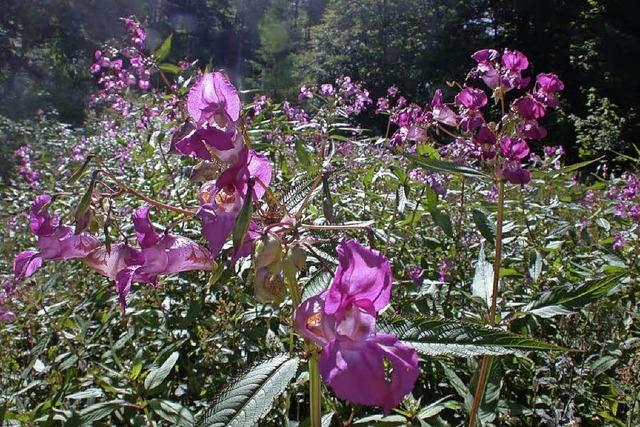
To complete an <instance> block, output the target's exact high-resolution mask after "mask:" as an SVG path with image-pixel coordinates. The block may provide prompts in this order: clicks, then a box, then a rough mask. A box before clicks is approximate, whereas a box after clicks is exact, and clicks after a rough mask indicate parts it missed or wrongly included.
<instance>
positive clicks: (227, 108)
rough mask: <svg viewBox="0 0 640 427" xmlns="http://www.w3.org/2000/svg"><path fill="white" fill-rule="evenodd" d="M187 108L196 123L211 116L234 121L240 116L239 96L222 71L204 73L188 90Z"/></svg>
mask: <svg viewBox="0 0 640 427" xmlns="http://www.w3.org/2000/svg"><path fill="white" fill-rule="evenodd" d="M187 109H188V110H189V114H190V115H191V117H193V119H194V120H195V121H196V123H198V124H203V123H205V122H207V121H208V120H209V119H211V118H213V119H214V120H215V121H216V122H220V121H222V122H227V121H228V120H230V121H233V122H235V121H237V120H238V118H240V97H239V95H238V92H237V91H236V88H235V87H234V86H233V85H232V84H231V82H230V81H229V80H228V79H227V77H226V76H225V75H224V73H221V72H219V71H216V72H213V73H206V74H203V75H202V77H200V80H198V82H197V83H196V84H195V85H193V87H192V88H191V90H190V91H189V97H188V98H187Z"/></svg>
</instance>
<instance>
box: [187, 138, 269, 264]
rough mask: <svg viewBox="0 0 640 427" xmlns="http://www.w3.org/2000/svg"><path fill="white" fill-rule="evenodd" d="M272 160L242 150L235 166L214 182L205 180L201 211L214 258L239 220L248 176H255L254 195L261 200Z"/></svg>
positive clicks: (200, 214)
mask: <svg viewBox="0 0 640 427" xmlns="http://www.w3.org/2000/svg"><path fill="white" fill-rule="evenodd" d="M271 173H272V167H271V161H270V160H269V159H268V158H267V157H264V156H260V155H258V154H256V153H255V152H254V151H250V150H246V149H245V150H243V151H242V152H241V153H240V155H239V159H238V161H237V162H236V164H234V165H233V166H231V167H229V168H228V169H227V170H225V171H224V172H223V173H222V174H221V175H220V176H219V177H218V179H217V180H216V181H215V183H211V182H209V183H205V184H203V187H202V189H201V193H200V197H201V198H202V199H203V200H204V201H206V203H205V204H203V205H202V207H201V208H200V210H199V211H198V216H199V217H200V219H201V220H202V228H203V233H204V236H205V238H206V240H207V242H208V243H209V250H210V251H211V255H212V257H213V258H215V257H216V256H218V254H219V253H220V251H221V250H222V247H223V246H224V243H225V241H226V240H227V237H228V236H229V233H231V230H232V229H233V226H234V225H235V223H236V219H237V217H238V214H239V213H240V209H241V208H242V204H243V203H244V200H245V198H246V197H247V189H248V184H249V179H255V181H256V182H255V184H254V187H253V199H254V200H256V201H257V200H259V199H260V198H262V196H263V195H264V193H265V191H266V190H265V187H266V186H268V185H269V183H270V182H271Z"/></svg>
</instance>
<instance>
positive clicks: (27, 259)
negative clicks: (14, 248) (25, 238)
mask: <svg viewBox="0 0 640 427" xmlns="http://www.w3.org/2000/svg"><path fill="white" fill-rule="evenodd" d="M40 267H42V257H41V256H40V253H39V252H36V251H23V252H20V253H19V254H18V255H16V258H15V260H14V261H13V277H14V280H22V279H23V278H25V277H29V276H31V275H32V274H33V273H35V272H36V271H38V270H39V269H40Z"/></svg>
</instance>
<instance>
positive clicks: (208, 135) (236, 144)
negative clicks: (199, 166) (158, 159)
mask: <svg viewBox="0 0 640 427" xmlns="http://www.w3.org/2000/svg"><path fill="white" fill-rule="evenodd" d="M240 150H242V135H241V133H240V131H239V130H238V129H237V128H236V127H235V125H233V124H229V125H228V126H227V128H226V129H225V130H222V129H218V128H216V127H202V128H196V127H194V126H193V125H192V124H191V123H187V124H185V125H184V126H183V127H182V128H181V129H180V130H179V131H178V132H176V133H175V134H174V136H173V138H172V140H171V149H170V152H173V153H180V154H182V155H185V156H191V157H197V158H200V159H203V160H209V161H211V160H213V158H214V157H215V158H217V159H219V160H222V161H223V162H228V163H233V162H235V161H236V160H237V159H238V154H239V153H240Z"/></svg>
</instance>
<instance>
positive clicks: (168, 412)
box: [149, 399, 195, 427]
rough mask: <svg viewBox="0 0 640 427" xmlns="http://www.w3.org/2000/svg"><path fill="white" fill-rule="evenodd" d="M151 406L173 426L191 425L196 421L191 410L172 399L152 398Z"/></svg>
mask: <svg viewBox="0 0 640 427" xmlns="http://www.w3.org/2000/svg"><path fill="white" fill-rule="evenodd" d="M149 408H151V410H152V411H153V412H155V413H156V414H158V415H159V416H160V417H161V418H163V419H165V420H166V421H169V422H170V423H171V425H172V426H183V427H191V426H193V423H194V421H195V420H194V418H193V414H192V413H191V411H189V410H188V409H187V408H185V407H184V406H182V405H180V404H179V403H176V402H172V401H170V400H163V399H152V400H150V401H149Z"/></svg>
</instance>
